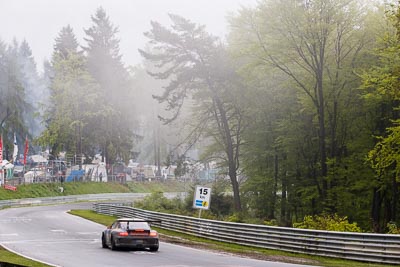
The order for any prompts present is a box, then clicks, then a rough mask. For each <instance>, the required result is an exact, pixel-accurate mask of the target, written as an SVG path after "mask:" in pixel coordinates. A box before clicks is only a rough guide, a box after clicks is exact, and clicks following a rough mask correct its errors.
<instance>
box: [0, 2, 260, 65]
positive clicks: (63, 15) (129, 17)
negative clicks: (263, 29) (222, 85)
mask: <svg viewBox="0 0 400 267" xmlns="http://www.w3.org/2000/svg"><path fill="white" fill-rule="evenodd" d="M256 3H257V0H216V1H215V0H190V1H188V0H85V1H81V0H57V1H54V0H0V40H3V41H6V42H7V43H10V42H11V41H12V39H13V38H16V39H17V40H19V41H22V40H23V39H26V41H27V42H28V43H29V45H30V47H31V49H32V52H33V55H34V57H35V60H36V62H37V63H38V68H39V70H41V69H42V61H43V60H44V59H50V57H51V53H52V50H53V45H54V39H55V38H56V36H57V34H58V33H59V31H60V29H61V28H62V27H64V26H66V25H68V24H69V25H71V27H72V28H73V29H74V32H75V34H76V36H77V38H78V41H79V43H83V36H84V32H83V29H87V28H89V27H90V25H91V19H90V18H91V16H92V15H93V14H94V12H95V11H96V9H97V8H98V7H100V6H101V7H103V8H104V9H105V11H106V12H107V14H108V15H109V17H110V20H111V22H112V23H113V24H114V26H117V27H118V28H119V34H118V37H119V38H120V49H121V54H122V56H123V61H124V62H125V63H126V64H127V65H135V64H138V63H140V62H141V60H142V59H141V58H140V55H139V53H138V52H137V51H138V48H143V47H144V45H145V43H146V39H145V37H144V36H143V32H145V31H148V30H149V28H150V21H151V20H155V21H159V22H161V23H163V24H165V25H169V23H170V21H169V19H168V16H167V14H168V13H173V14H178V15H181V16H183V17H185V18H188V19H190V20H191V21H193V22H196V23H199V24H204V25H206V27H207V31H209V32H210V33H212V34H214V35H217V36H219V37H221V38H222V37H224V36H225V35H226V34H227V22H226V15H227V14H229V13H230V12H236V11H237V10H238V9H239V8H240V7H241V6H254V5H255V4H256Z"/></svg>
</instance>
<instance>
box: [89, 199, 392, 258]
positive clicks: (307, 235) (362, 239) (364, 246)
mask: <svg viewBox="0 0 400 267" xmlns="http://www.w3.org/2000/svg"><path fill="white" fill-rule="evenodd" d="M93 209H94V211H96V212H98V213H102V214H107V215H114V216H117V217H135V218H141V219H147V220H150V219H151V220H161V223H160V224H157V225H155V226H157V227H160V228H163V229H168V230H173V231H177V232H181V233H186V234H191V235H194V236H199V237H204V238H208V239H213V240H218V241H224V242H229V243H235V244H240V245H246V246H253V247H260V248H268V249H275V250H283V251H289V252H296V253H304V254H310V255H318V256H328V257H335V258H342V259H350V260H358V261H366V262H376V263H387V264H400V235H386V234H366V233H348V232H330V231H318V230H308V229H296V228H286V227H273V226H265V225H254V224H242V223H231V222H221V221H213V220H206V219H198V218H193V217H186V216H179V215H172V214H165V213H158V212H152V211H146V210H141V209H135V208H132V207H128V206H122V205H115V204H112V203H96V204H94V205H93Z"/></svg>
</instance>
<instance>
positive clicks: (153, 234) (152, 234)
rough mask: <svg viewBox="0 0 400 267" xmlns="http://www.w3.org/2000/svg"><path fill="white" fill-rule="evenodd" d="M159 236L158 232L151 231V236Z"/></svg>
mask: <svg viewBox="0 0 400 267" xmlns="http://www.w3.org/2000/svg"><path fill="white" fill-rule="evenodd" d="M157 235H158V233H157V231H153V230H151V231H150V236H153V237H155V236H157Z"/></svg>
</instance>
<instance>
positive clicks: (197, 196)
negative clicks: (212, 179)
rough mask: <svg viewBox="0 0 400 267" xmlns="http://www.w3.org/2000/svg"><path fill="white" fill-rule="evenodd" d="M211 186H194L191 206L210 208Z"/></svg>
mask: <svg viewBox="0 0 400 267" xmlns="http://www.w3.org/2000/svg"><path fill="white" fill-rule="evenodd" d="M210 198H211V188H208V187H204V186H200V185H198V186H196V190H195V192H194V199H193V207H194V208H196V209H203V210H208V209H209V208H210Z"/></svg>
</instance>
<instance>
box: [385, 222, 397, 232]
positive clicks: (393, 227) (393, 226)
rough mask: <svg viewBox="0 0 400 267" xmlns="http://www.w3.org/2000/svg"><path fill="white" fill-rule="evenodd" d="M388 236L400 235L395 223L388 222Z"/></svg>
mask: <svg viewBox="0 0 400 267" xmlns="http://www.w3.org/2000/svg"><path fill="white" fill-rule="evenodd" d="M387 228H388V234H394V235H398V234H400V228H399V227H398V226H397V224H396V223H395V222H389V223H388V224H387Z"/></svg>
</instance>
